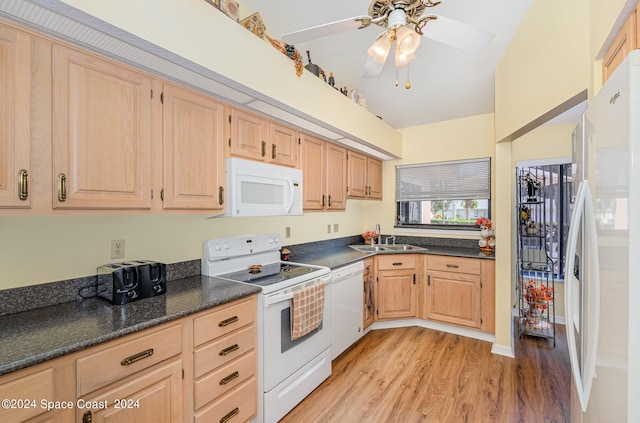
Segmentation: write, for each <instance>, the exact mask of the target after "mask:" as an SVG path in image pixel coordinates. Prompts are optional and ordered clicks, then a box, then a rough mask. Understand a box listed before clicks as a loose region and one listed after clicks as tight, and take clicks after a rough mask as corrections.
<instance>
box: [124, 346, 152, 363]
mask: <svg viewBox="0 0 640 423" xmlns="http://www.w3.org/2000/svg"><path fill="white" fill-rule="evenodd" d="M152 355H153V348H149V349H148V350H144V351H141V352H139V353H137V354H134V355H131V356H129V357H127V358H125V359H124V360H122V361H121V362H120V365H122V366H129V365H131V364H133V363H135V362H136V361H140V360H142V359H145V358H147V357H151V356H152Z"/></svg>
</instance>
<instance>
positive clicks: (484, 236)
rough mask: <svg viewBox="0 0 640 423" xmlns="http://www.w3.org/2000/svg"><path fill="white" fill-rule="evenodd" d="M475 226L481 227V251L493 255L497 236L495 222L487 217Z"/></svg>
mask: <svg viewBox="0 0 640 423" xmlns="http://www.w3.org/2000/svg"><path fill="white" fill-rule="evenodd" d="M474 226H480V237H481V238H480V240H479V241H478V246H479V247H480V251H482V252H485V253H492V252H493V251H494V249H495V246H496V236H495V235H496V234H495V231H494V230H493V222H491V220H490V219H487V218H485V217H479V218H478V220H476V223H475V225H474Z"/></svg>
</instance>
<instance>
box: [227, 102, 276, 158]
mask: <svg viewBox="0 0 640 423" xmlns="http://www.w3.org/2000/svg"><path fill="white" fill-rule="evenodd" d="M267 131H268V128H267V121H266V120H265V119H263V118H261V117H259V116H255V115H252V114H250V113H247V112H243V111H242V110H238V109H231V138H230V145H229V154H230V155H231V156H233V157H241V158H245V159H250V160H259V161H263V160H265V158H266V155H267V135H268V132H267Z"/></svg>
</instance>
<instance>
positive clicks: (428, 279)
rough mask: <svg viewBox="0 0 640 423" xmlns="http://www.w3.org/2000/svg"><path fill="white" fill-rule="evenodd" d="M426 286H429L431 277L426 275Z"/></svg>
mask: <svg viewBox="0 0 640 423" xmlns="http://www.w3.org/2000/svg"><path fill="white" fill-rule="evenodd" d="M427 285H429V286H431V275H427Z"/></svg>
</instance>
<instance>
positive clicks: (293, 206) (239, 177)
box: [225, 158, 302, 216]
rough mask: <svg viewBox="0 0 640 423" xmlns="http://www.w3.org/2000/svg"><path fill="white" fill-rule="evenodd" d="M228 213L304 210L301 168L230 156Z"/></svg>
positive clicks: (293, 212)
mask: <svg viewBox="0 0 640 423" xmlns="http://www.w3.org/2000/svg"><path fill="white" fill-rule="evenodd" d="M226 165H227V166H226V173H227V195H226V201H227V213H226V214H225V216H294V215H301V214H302V171H301V170H300V169H293V168H289V167H284V166H276V165H272V164H266V163H260V162H254V161H251V160H243V159H236V158H233V159H227V162H226Z"/></svg>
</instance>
